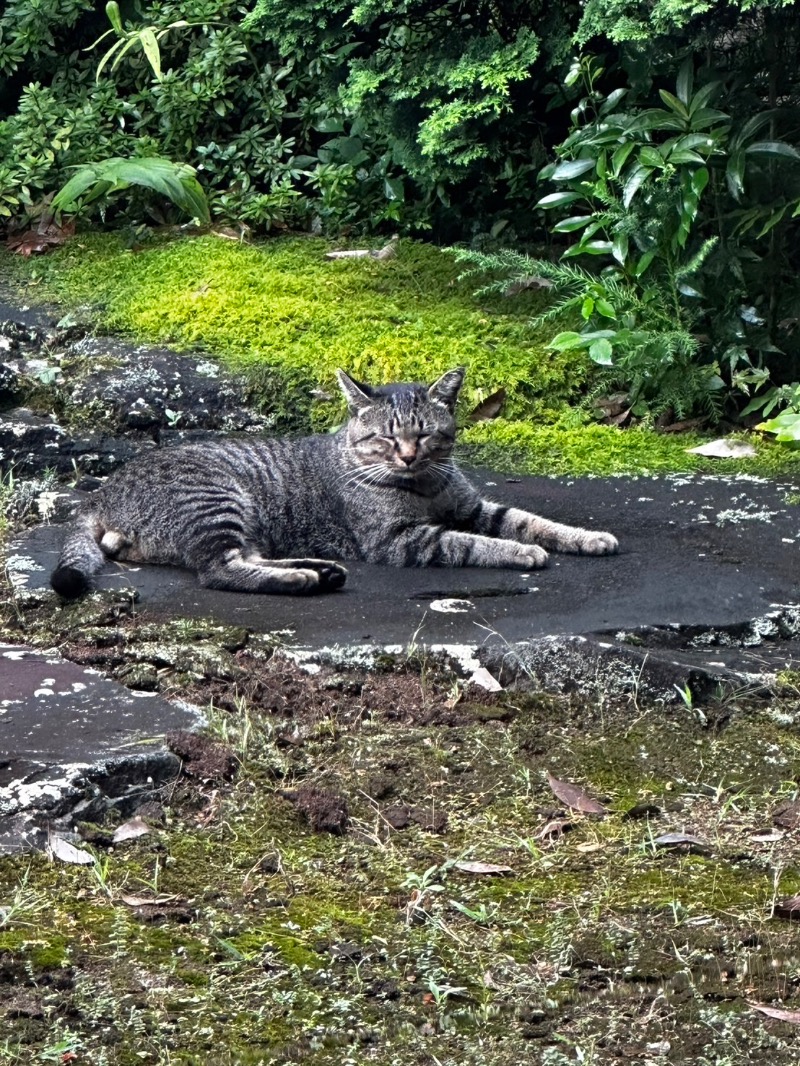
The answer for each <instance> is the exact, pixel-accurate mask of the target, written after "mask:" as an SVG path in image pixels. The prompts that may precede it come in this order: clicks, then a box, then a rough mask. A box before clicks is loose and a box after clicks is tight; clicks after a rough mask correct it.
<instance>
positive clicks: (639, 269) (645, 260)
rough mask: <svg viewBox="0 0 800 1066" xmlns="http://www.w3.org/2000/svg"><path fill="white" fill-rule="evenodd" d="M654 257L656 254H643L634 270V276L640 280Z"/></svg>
mask: <svg viewBox="0 0 800 1066" xmlns="http://www.w3.org/2000/svg"><path fill="white" fill-rule="evenodd" d="M655 257H656V253H655V252H645V253H644V255H643V256H642V258H641V259H640V260H639V262H638V263H637V264H636V269H635V270H634V274H635V275H636V277H637V278H640V277H641V276H642V275H643V274H644V273H645V272H646V270H647V269H648V267H649V266H650V264H651V263H652V262H653V260H654V259H655Z"/></svg>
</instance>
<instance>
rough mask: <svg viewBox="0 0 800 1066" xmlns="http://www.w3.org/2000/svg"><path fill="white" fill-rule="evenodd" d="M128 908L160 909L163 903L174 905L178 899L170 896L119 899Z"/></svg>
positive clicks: (124, 897) (130, 896)
mask: <svg viewBox="0 0 800 1066" xmlns="http://www.w3.org/2000/svg"><path fill="white" fill-rule="evenodd" d="M119 898H120V899H121V900H122V902H123V903H127V905H128V906H129V907H161V906H163V905H164V904H165V903H174V902H175V901H176V900H177V899H178V898H179V897H178V896H176V895H172V896H134V895H124V896H120V897H119Z"/></svg>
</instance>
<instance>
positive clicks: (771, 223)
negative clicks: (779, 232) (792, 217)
mask: <svg viewBox="0 0 800 1066" xmlns="http://www.w3.org/2000/svg"><path fill="white" fill-rule="evenodd" d="M789 206H790V205H789V204H784V205H783V207H780V208H778V210H777V211H773V212H772V214H771V215H770V216H769V218H768V219H767V221H766V222H765V223H764V225H763V226H762V227H761V230H760V231H759V234H758V238H759V239H760V238H761V237H766V235H767V234H768V233H769V231H770V230H771V229H774V228H775V226H777V225H778V223H779V222H781V221H782V220H783V216H784V215H785V214H786V212H787V211H788V210H789Z"/></svg>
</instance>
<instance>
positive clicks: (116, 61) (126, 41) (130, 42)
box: [97, 34, 140, 74]
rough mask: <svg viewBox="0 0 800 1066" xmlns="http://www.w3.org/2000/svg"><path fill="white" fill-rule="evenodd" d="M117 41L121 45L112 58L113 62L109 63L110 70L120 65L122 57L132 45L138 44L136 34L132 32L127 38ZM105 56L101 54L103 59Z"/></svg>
mask: <svg viewBox="0 0 800 1066" xmlns="http://www.w3.org/2000/svg"><path fill="white" fill-rule="evenodd" d="M117 43H118V44H120V45H122V47H121V48H120V50H119V51H118V52H117V54H116V57H115V58H114V62H113V63H112V64H111V70H112V72H113V71H115V70H116V69H117V67H118V66H119V65H120V63H121V62H122V59H123V57H124V56H125V54H126V53H127V52H130V50H131V48H133V46H134V45H136V44H139V43H140V42H139V37H138V34H134V35H133V36H132V37H128V38H126V39H124V40H121V41H118V42H117ZM105 58H106V57H105V56H103V59H105ZM97 72H98V74H99V73H100V67H98V68H97Z"/></svg>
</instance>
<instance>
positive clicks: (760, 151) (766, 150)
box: [745, 141, 800, 162]
mask: <svg viewBox="0 0 800 1066" xmlns="http://www.w3.org/2000/svg"><path fill="white" fill-rule="evenodd" d="M745 151H746V152H747V154H748V155H774V156H778V157H780V158H783V159H792V160H794V161H795V162H797V160H800V152H799V151H798V150H797V149H796V148H794V147H793V146H792V145H791V144H787V143H786V141H757V142H756V143H755V144H749V145H748V146H747V148H746V149H745Z"/></svg>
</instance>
